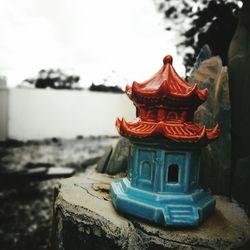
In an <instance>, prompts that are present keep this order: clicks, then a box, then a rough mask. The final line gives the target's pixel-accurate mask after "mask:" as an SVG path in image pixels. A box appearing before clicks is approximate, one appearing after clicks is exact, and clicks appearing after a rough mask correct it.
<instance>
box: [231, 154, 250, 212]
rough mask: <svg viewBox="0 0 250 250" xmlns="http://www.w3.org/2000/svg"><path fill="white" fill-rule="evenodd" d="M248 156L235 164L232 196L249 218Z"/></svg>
mask: <svg viewBox="0 0 250 250" xmlns="http://www.w3.org/2000/svg"><path fill="white" fill-rule="evenodd" d="M249 194H250V156H248V157H246V158H242V159H240V160H239V161H238V162H237V165H236V169H235V173H234V178H233V185H232V195H233V197H234V198H235V199H236V200H237V201H238V202H239V203H241V204H243V205H244V206H245V208H246V210H247V212H248V215H249V216H250V195H249Z"/></svg>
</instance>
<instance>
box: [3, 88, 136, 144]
mask: <svg viewBox="0 0 250 250" xmlns="http://www.w3.org/2000/svg"><path fill="white" fill-rule="evenodd" d="M117 117H125V118H127V119H128V120H133V119H134V117H135V108H134V106H133V104H132V102H131V101H130V100H129V98H128V97H127V96H126V95H125V94H111V93H98V92H89V91H72V90H71V91H67V90H51V89H48V90H47V89H46V90H39V89H10V91H9V125H8V128H9V133H8V136H9V137H10V138H15V139H19V140H29V139H43V138H50V137H63V138H74V137H75V136H77V135H84V136H90V135H117V134H118V133H117V131H116V128H115V120H116V118H117Z"/></svg>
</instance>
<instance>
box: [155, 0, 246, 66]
mask: <svg viewBox="0 0 250 250" xmlns="http://www.w3.org/2000/svg"><path fill="white" fill-rule="evenodd" d="M155 3H156V6H157V8H158V10H159V11H160V12H161V13H163V16H164V18H165V24H166V30H175V31H176V33H177V34H179V35H180V39H179V40H178V42H177V48H178V52H179V53H180V54H182V55H183V57H184V64H185V66H186V68H187V71H190V69H191V68H192V67H193V65H194V62H195V58H196V56H197V55H198V53H199V51H200V49H201V48H202V47H203V46H204V44H208V46H209V47H210V48H211V50H212V53H213V54H214V55H219V56H220V57H221V58H222V61H223V64H224V65H227V53H228V48H229V44H230V41H231V40H232V37H233V34H234V31H235V29H236V25H237V19H238V18H237V13H238V9H239V6H241V5H242V3H241V1H239V0H210V1H208V0H203V1H198V0H181V1H176V0H155Z"/></svg>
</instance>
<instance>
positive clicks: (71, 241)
mask: <svg viewBox="0 0 250 250" xmlns="http://www.w3.org/2000/svg"><path fill="white" fill-rule="evenodd" d="M113 180H114V177H110V176H106V175H103V174H100V173H96V172H95V171H94V169H93V168H92V169H89V170H88V172H87V173H86V174H85V175H84V174H81V175H79V176H77V177H76V176H75V177H71V178H68V179H64V180H62V181H60V186H59V187H58V188H57V189H56V192H55V194H56V196H55V203H54V219H53V246H52V247H53V249H60V250H61V249H64V250H68V249H69V250H72V249H74V250H78V249H91V250H95V249H98V250H106V249H107V250H110V249H138V250H140V249H143V250H144V249H145V250H146V249H147V250H150V249H151V250H152V249H249V248H247V247H249V246H250V245H247V244H249V239H250V224H249V222H248V218H247V216H246V215H245V213H244V211H243V210H242V209H241V208H239V206H238V205H237V204H236V203H232V202H229V201H228V200H227V199H226V198H224V197H221V196H217V197H216V199H217V206H216V211H215V213H214V215H213V216H211V217H210V218H209V219H207V220H206V221H205V222H204V223H203V224H202V225H201V226H200V227H198V228H175V229H173V228H163V227H159V226H157V225H155V224H149V223H147V222H145V221H142V220H139V219H136V218H133V217H129V216H125V215H122V214H119V213H117V211H116V210H115V209H114V207H113V205H112V203H111V201H110V200H107V199H106V196H107V193H106V195H104V194H103V190H105V189H106V188H107V184H109V183H110V182H111V181H113ZM99 184H101V185H99ZM103 184H106V185H103ZM97 186H101V187H104V189H102V188H100V189H98V188H96V187H97Z"/></svg>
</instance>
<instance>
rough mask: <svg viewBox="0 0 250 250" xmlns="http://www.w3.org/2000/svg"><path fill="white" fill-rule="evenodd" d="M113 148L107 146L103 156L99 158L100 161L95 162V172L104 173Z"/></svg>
mask: <svg viewBox="0 0 250 250" xmlns="http://www.w3.org/2000/svg"><path fill="white" fill-rule="evenodd" d="M112 150H113V147H112V146H108V147H107V148H106V150H105V153H104V155H103V156H102V157H101V159H100V160H99V161H98V162H97V166H96V171H97V172H99V173H105V171H106V168H107V165H108V162H109V159H110V156H111V154H112Z"/></svg>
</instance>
